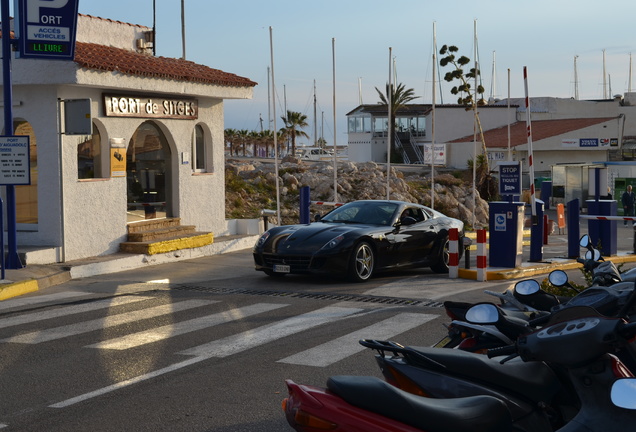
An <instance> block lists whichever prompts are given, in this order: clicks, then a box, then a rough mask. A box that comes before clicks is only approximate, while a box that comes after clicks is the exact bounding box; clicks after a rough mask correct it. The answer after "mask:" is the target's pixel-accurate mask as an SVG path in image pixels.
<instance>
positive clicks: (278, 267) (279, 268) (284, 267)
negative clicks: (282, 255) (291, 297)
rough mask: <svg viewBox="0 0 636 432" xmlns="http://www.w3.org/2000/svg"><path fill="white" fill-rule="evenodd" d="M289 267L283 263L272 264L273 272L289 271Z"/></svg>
mask: <svg viewBox="0 0 636 432" xmlns="http://www.w3.org/2000/svg"><path fill="white" fill-rule="evenodd" d="M290 271H291V269H290V268H289V266H288V265H283V264H275V265H274V273H289V272H290Z"/></svg>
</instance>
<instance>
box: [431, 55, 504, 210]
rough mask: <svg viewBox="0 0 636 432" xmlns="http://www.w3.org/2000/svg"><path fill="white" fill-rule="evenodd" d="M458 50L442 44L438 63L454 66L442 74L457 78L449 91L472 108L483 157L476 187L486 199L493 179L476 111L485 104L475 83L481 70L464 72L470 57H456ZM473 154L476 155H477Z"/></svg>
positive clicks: (450, 78) (442, 65)
mask: <svg viewBox="0 0 636 432" xmlns="http://www.w3.org/2000/svg"><path fill="white" fill-rule="evenodd" d="M458 51H459V48H457V47H456V46H454V45H451V46H448V45H444V46H442V48H441V49H440V51H439V53H440V55H442V56H445V57H442V58H441V59H440V61H439V64H440V66H441V67H445V66H448V65H449V64H450V65H452V66H453V67H454V68H455V69H454V70H452V71H450V72H446V74H445V75H444V80H445V81H447V82H453V81H454V80H459V85H457V86H454V87H453V88H452V89H451V93H452V94H453V95H456V96H458V97H457V103H458V104H459V105H463V106H465V107H466V110H472V111H474V112H475V120H476V121H477V128H478V130H479V137H480V140H481V151H482V155H483V158H482V159H481V163H479V158H478V159H477V160H478V166H480V165H481V166H482V167H483V168H482V169H480V170H479V173H480V175H479V179H478V181H477V183H478V186H477V187H478V189H479V193H480V194H481V196H482V197H484V198H485V199H487V200H488V199H490V197H491V196H492V194H491V190H492V183H493V181H494V179H493V178H492V176H491V175H490V168H489V166H488V151H487V150H486V139H485V138H484V130H483V128H482V126H481V121H480V119H479V113H478V111H477V107H478V106H481V105H485V101H484V98H483V94H484V87H483V86H482V85H480V84H477V80H478V78H479V76H480V75H481V72H480V71H479V69H478V68H474V67H473V68H471V69H470V70H469V72H468V73H466V74H464V70H463V69H462V68H463V67H464V66H466V65H468V64H470V59H469V58H468V57H466V56H461V57H459V58H457V57H456V56H455V53H457V52H458ZM470 80H473V81H474V82H475V88H476V92H475V91H473V90H472V89H473V87H472V86H471V85H470ZM474 93H476V94H477V95H479V96H478V97H479V99H477V100H475V98H474V97H473V94H474ZM475 156H476V157H477V155H475Z"/></svg>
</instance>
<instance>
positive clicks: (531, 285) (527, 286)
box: [515, 279, 541, 296]
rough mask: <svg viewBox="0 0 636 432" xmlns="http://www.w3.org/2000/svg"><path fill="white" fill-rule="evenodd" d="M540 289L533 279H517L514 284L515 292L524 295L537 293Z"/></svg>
mask: <svg viewBox="0 0 636 432" xmlns="http://www.w3.org/2000/svg"><path fill="white" fill-rule="evenodd" d="M540 289H541V286H540V285H539V282H537V281H536V280H534V279H528V280H523V281H519V282H517V283H516V284H515V293H517V294H521V295H525V296H527V295H532V294H534V293H537V292H539V290H540Z"/></svg>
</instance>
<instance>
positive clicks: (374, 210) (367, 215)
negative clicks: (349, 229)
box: [321, 201, 398, 225]
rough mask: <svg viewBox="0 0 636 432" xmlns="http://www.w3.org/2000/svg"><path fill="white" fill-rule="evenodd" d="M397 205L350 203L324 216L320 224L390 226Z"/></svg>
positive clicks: (386, 203) (371, 202)
mask: <svg viewBox="0 0 636 432" xmlns="http://www.w3.org/2000/svg"><path fill="white" fill-rule="evenodd" d="M397 208H398V205H397V204H395V203H390V202H373V201H365V202H352V203H348V204H345V205H343V206H342V207H338V208H337V209H335V210H333V211H332V212H330V213H329V214H327V215H325V216H324V217H323V218H322V219H321V221H322V222H339V223H361V224H371V225H391V223H392V222H393V215H394V213H395V211H396V210H397Z"/></svg>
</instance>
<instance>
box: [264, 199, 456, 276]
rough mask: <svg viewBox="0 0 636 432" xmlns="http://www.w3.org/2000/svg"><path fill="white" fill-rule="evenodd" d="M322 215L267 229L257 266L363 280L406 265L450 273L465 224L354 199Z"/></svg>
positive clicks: (275, 272) (421, 209)
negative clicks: (452, 243) (452, 248)
mask: <svg viewBox="0 0 636 432" xmlns="http://www.w3.org/2000/svg"><path fill="white" fill-rule="evenodd" d="M317 219H318V220H317V221H316V222H314V223H311V224H308V225H305V224H302V225H286V226H280V227H275V228H271V229H270V230H268V231H266V232H265V233H264V234H263V235H262V236H261V237H260V238H259V239H258V241H257V242H256V245H255V246H254V251H253V252H254V264H255V266H256V270H260V271H264V272H265V273H266V274H268V275H270V276H282V275H285V274H287V273H322V274H329V275H331V274H333V275H344V276H347V277H349V278H350V279H351V280H353V281H357V282H362V281H365V280H367V279H369V278H370V277H371V276H372V275H373V274H374V273H375V272H379V271H385V270H392V269H397V268H405V267H430V268H431V269H433V271H435V272H438V273H444V272H447V271H448V231H449V230H450V229H451V228H457V229H458V230H459V236H460V240H461V239H462V237H463V234H464V232H463V231H464V224H463V222H461V221H459V220H457V219H453V218H451V217H447V216H444V215H443V214H442V213H440V212H438V211H435V210H432V209H430V208H428V207H425V206H422V205H419V204H411V203H407V202H402V201H381V200H368V201H354V202H350V203H347V204H345V205H343V206H341V207H337V208H335V209H334V210H332V211H331V212H329V213H327V214H326V215H325V216H323V217H322V218H317ZM459 250H460V253H461V251H462V248H459Z"/></svg>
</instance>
